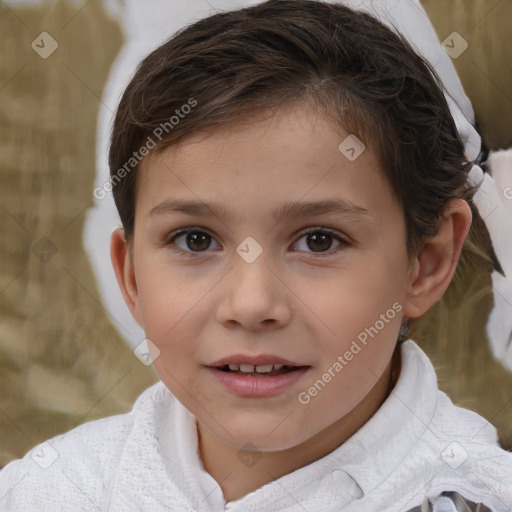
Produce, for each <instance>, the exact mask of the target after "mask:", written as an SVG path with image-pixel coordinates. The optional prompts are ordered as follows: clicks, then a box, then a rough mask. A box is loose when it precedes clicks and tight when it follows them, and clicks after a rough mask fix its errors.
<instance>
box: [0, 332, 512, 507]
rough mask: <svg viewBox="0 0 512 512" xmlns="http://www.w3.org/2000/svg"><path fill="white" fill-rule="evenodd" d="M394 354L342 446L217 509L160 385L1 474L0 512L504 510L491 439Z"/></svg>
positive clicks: (429, 370)
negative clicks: (381, 395)
mask: <svg viewBox="0 0 512 512" xmlns="http://www.w3.org/2000/svg"><path fill="white" fill-rule="evenodd" d="M401 354H402V371H401V374H400V377H399V379H398V382H397V384H396V386H395V388H394V390H393V392H392V393H391V394H390V396H389V397H388V399H387V400H386V401H385V402H384V403H383V404H382V406H381V407H380V409H379V410H378V411H377V413H376V414H375V415H374V416H373V417H372V418H371V419H370V420H369V421H368V422H367V423H366V424H365V425H364V426H363V427H362V428H361V429H360V430H359V431H358V432H356V433H355V434H354V435H353V436H352V437H351V438H350V439H349V440H348V441H347V442H345V443H344V444H343V445H342V446H340V447H339V448H338V449H336V450H334V451H333V452H331V453H330V454H329V455H327V456H325V457H323V458H321V459H319V460H318V461H316V462H314V463H312V464H309V465H308V466H305V467H303V468H300V469H298V470H296V471H294V472H293V473H290V474H288V475H285V476H283V477H282V478H279V479H278V480H276V481H275V482H271V483H269V484H267V485H264V486H263V487H261V488H259V489H257V490H256V491H253V492H251V493H249V494H248V495H246V496H244V497H243V498H241V499H240V500H237V501H235V502H231V503H229V504H227V506H226V503H225V501H224V498H223V494H222V491H221V489H220V487H219V486H218V484H217V483H216V482H215V480H214V479H213V478H212V477H211V476H210V475H209V474H208V473H207V472H206V471H205V470H204V468H203V466H202V464H201V460H200V457H199V455H198V450H197V432H196V423H195V418H194V417H193V416H192V415H191V414H190V413H189V412H188V410H187V409H185V408H184V407H183V406H182V405H181V403H180V402H178V401H177V400H176V399H175V398H174V397H173V395H172V394H171V393H170V392H169V391H168V390H167V388H166V387H165V386H164V384H162V383H161V382H159V383H157V384H155V385H154V386H152V387H151V388H149V389H147V390H146V391H145V392H144V393H143V394H142V395H141V396H140V397H139V398H138V400H137V402H136V403H135V405H134V408H133V410H132V411H131V412H130V413H129V414H124V415H119V416H113V417H110V418H106V419H102V420H97V421H93V422H89V423H86V424H84V425H81V426H79V427H77V428H75V429H74V430H72V431H70V432H68V433H67V434H65V435H61V436H58V437H55V438H53V439H51V440H50V441H48V442H47V443H43V444H42V445H39V446H38V447H36V448H35V449H34V450H32V451H31V452H29V453H28V454H27V455H26V456H25V457H24V458H23V459H21V460H17V461H13V462H11V463H10V464H9V465H7V466H6V467H5V468H4V469H3V471H2V472H0V510H1V511H2V512H4V511H16V512H18V511H19V512H25V511H38V512H46V511H48V512H50V511H51V512H55V511H68V510H69V511H73V512H78V511H85V510H87V511H89V510H90V511H93V510H95V511H98V510H101V511H107V510H108V511H110V512H130V511H135V510H144V511H155V512H157V511H180V512H184V511H185V512H186V511H188V512H204V511H213V512H222V511H224V510H229V511H230V512H251V511H261V512H268V511H273V512H279V511H288V512H292V511H297V512H298V511H300V512H304V511H305V510H306V511H308V512H314V511H323V512H328V511H331V512H334V511H338V512H339V511H344V512H372V511H375V512H390V511H406V510H409V509H412V508H414V507H418V506H421V504H422V502H423V500H424V498H425V497H428V498H429V499H431V500H434V502H435V498H436V497H437V496H439V494H440V493H441V492H443V491H454V492H458V493H459V494H460V495H461V496H463V497H464V498H465V499H468V500H471V501H474V502H475V503H479V502H483V503H484V504H485V505H486V506H488V507H489V508H490V509H491V510H493V511H495V512H506V511H507V512H508V511H510V508H511V507H512V454H510V453H508V452H506V451H504V450H502V449H501V448H499V446H498V445H497V437H496V430H495V428H494V427H493V426H492V425H491V424H490V423H488V422H487V421H486V420H485V419H483V418H482V417H480V416H479V415H477V414H475V413H473V412H471V411H468V410H466V409H462V408H458V407H455V406H454V405H453V404H452V402H451V401H450V399H449V398H448V397H447V396H446V395H445V394H444V393H443V392H441V391H439V390H438V388H437V379H436V375H435V371H434V369H433V367H432V364H431V363H430V361H429V359H428V358H427V356H426V355H425V354H424V352H423V351H422V350H421V349H420V348H419V347H418V345H417V344H416V343H414V342H413V341H412V340H409V341H407V342H406V343H404V344H403V346H402V348H401ZM55 457H57V458H55ZM41 466H43V467H41ZM44 468H46V469H44ZM437 501H438V502H439V503H440V504H441V505H442V504H443V503H444V501H443V500H441V501H440V500H437ZM439 506H440V505H439ZM439 506H438V508H437V510H442V508H439Z"/></svg>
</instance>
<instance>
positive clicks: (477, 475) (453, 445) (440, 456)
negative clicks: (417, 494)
mask: <svg viewBox="0 0 512 512" xmlns="http://www.w3.org/2000/svg"><path fill="white" fill-rule="evenodd" d="M437 393H438V400H437V407H436V410H435V413H434V415H433V417H432V421H431V422H430V423H429V424H428V425H426V429H425V432H424V433H423V435H422V436H421V437H420V439H419V444H418V446H417V448H416V450H415V453H413V454H411V455H412V460H413V461H414V462H415V466H416V473H422V474H423V475H425V474H428V475H429V479H430V480H429V482H428V483H427V484H426V486H425V498H424V499H425V502H427V500H428V507H427V508H425V507H426V505H424V506H423V508H420V509H418V511H420V510H421V511H422V512H423V510H425V511H431V512H437V511H443V512H444V511H450V512H458V511H464V512H467V511H473V510H474V511H477V510H478V511H479V512H485V511H493V512H498V511H500V512H501V511H507V512H508V511H509V510H510V506H511V505H512V453H510V452H508V451H506V450H504V449H503V448H502V447H501V446H500V445H499V441H498V435H497V431H496V428H495V427H494V426H493V425H492V424H491V423H489V422H488V421H487V420H486V419H485V418H483V417H482V416H480V415H479V414H477V413H476V412H473V411H470V410H468V409H465V408H462V407H458V406H456V405H454V404H453V402H452V401H451V400H450V398H449V397H448V396H447V395H446V394H445V393H444V392H442V391H440V390H438V392H437ZM420 459H421V460H420Z"/></svg>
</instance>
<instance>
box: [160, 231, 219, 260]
mask: <svg viewBox="0 0 512 512" xmlns="http://www.w3.org/2000/svg"><path fill="white" fill-rule="evenodd" d="M212 242H214V243H215V244H216V245H217V247H216V249H220V246H219V244H217V242H215V240H214V238H213V237H212V236H211V235H210V234H208V233H207V232H206V231H203V230H201V229H197V228H186V229H180V230H179V231H177V232H176V233H174V234H172V235H171V237H170V238H169V239H168V240H167V242H166V245H168V246H175V247H176V248H177V249H175V248H174V247H171V248H172V249H173V250H175V251H177V252H183V253H187V254H194V253H198V252H205V251H207V250H208V248H209V247H210V245H211V243H212Z"/></svg>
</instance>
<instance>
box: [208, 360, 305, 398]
mask: <svg viewBox="0 0 512 512" xmlns="http://www.w3.org/2000/svg"><path fill="white" fill-rule="evenodd" d="M207 368H208V369H209V370H210V372H211V374H212V375H213V376H214V377H215V379H216V381H217V382H218V383H220V384H221V386H222V387H223V388H224V389H225V390H227V391H228V392H230V393H232V394H234V395H237V396H241V397H253V398H256V397H261V398H262V397H269V396H275V395H279V394H280V393H282V392H284V391H285V390H287V389H293V387H294V386H297V385H298V382H299V381H301V380H302V379H303V377H304V376H305V375H306V374H307V373H309V372H308V370H310V369H311V366H309V365H307V366H306V365H301V364H298V363H294V362H292V361H288V360H285V359H282V358H279V357H276V356H270V355H261V356H257V357H251V356H244V355H234V356H230V357H228V358H224V359H221V360H219V361H216V362H215V363H213V364H211V365H209V366H208V367H207Z"/></svg>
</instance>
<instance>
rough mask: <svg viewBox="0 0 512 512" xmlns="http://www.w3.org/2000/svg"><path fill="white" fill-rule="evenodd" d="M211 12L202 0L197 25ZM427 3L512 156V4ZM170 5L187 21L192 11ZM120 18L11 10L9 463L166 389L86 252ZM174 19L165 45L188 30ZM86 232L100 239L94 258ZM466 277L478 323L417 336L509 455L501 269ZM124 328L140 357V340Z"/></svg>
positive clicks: (1, 30)
mask: <svg viewBox="0 0 512 512" xmlns="http://www.w3.org/2000/svg"><path fill="white" fill-rule="evenodd" d="M403 1H407V0H403ZM151 3H152V4H153V6H155V5H156V2H155V0H152V2H151ZM210 3H211V2H210ZM210 3H209V2H206V0H205V2H202V1H201V0H197V1H196V2H195V5H196V6H197V11H196V12H195V13H194V15H195V17H196V18H197V17H199V16H202V15H204V14H205V13H206V10H207V9H209V8H210V7H211V6H210ZM218 3H219V2H217V4H218ZM248 3H250V2H241V1H240V2H224V3H223V6H224V7H226V6H227V5H229V4H231V5H233V8H234V7H236V5H235V4H237V5H242V4H244V5H247V4H248ZM169 4H170V2H168V4H167V5H169ZM201 4H202V5H201ZM422 4H423V6H424V8H425V10H426V11H427V14H428V15H429V17H430V19H431V22H432V24H433V26H434V28H435V30H436V32H437V34H438V37H439V39H440V41H443V40H444V39H445V38H446V37H447V36H448V35H449V34H451V33H452V32H454V31H456V32H458V33H459V34H460V35H462V37H463V38H464V39H465V40H466V41H467V43H468V48H467V50H466V51H465V52H464V53H462V54H461V55H460V56H459V57H457V58H455V59H453V63H454V65H455V67H456V69H457V72H458V73H459V76H460V78H461V81H462V83H463V86H464V88H465V91H466V93H467V95H468V96H469V98H470V99H471V102H472V104H473V108H474V110H475V114H476V119H477V123H478V127H479V130H480V132H481V134H482V137H483V139H484V142H485V144H486V145H487V146H488V147H490V148H494V149H498V148H509V147H511V146H512V66H511V64H510V63H511V62H512V41H511V34H512V27H511V20H512V1H510V0H501V1H500V0H443V1H441V0H425V1H423V2H422ZM146 5H147V4H146ZM172 5H173V8H175V9H176V10H177V11H180V10H183V6H184V5H185V2H184V0H183V1H181V0H173V2H172ZM123 8H124V5H123V2H116V1H108V0H104V1H103V2H102V1H100V0H98V1H91V0H89V1H71V0H55V1H47V2H41V1H39V2H38V1H32V2H24V1H10V2H2V4H1V8H0V43H1V44H0V129H1V133H2V137H1V139H0V145H1V149H2V159H1V161H0V166H1V171H0V172H1V187H0V232H1V240H2V244H1V248H0V251H1V254H0V262H1V263H0V311H1V313H2V315H1V319H0V467H1V466H2V465H5V464H6V463H7V462H8V461H9V460H11V459H13V458H17V457H20V456H22V455H24V454H25V453H26V452H27V451H28V450H29V449H30V448H32V447H33V446H34V445H35V444H37V443H39V442H41V441H44V440H46V439H48V438H50V437H52V436H54V435H56V434H59V433H62V432H65V431H67V430H69V429H71V428H73V427H75V426H77V425H78V424H80V423H83V422H86V421H90V420H92V419H95V418H99V417H103V416H107V415H112V414H118V413H122V412H126V411H128V410H130V408H131V406H132V404H133V402H134V400H135V399H136V397H137V396H138V395H139V394H140V393H141V392H142V391H143V390H144V389H145V388H147V387H148V386H149V385H151V384H152V383H153V382H156V379H157V378H156V374H155V373H154V371H153V370H152V367H151V366H149V367H148V366H145V365H144V364H142V363H141V362H140V361H139V359H137V358H136V357H135V356H134V354H133V351H132V347H130V345H129V343H127V341H126V339H127V338H130V333H127V335H126V336H125V335H124V334H125V333H123V329H125V330H126V325H128V324H127V323H126V322H125V321H124V319H122V318H120V317H119V315H118V314H117V313H115V312H114V311H113V310H112V308H110V307H109V306H108V304H107V305H106V304H105V303H104V301H103V300H102V295H101V293H100V287H99V286H98V283H97V279H96V277H95V271H94V270H93V264H94V256H92V255H91V254H90V251H89V254H88V252H87V250H86V248H87V246H88V244H90V243H92V242H91V240H94V232H95V231H94V230H95V229H97V230H101V229H105V226H104V225H100V224H99V223H96V224H95V223H94V222H93V221H94V215H92V214H91V213H90V209H91V208H92V207H93V206H94V202H95V201H94V196H93V190H94V187H95V186H97V185H98V177H97V174H96V170H97V162H98V160H99V161H101V159H102V158H104V155H105V151H106V147H107V142H108V140H107V137H106V133H107V132H106V131H105V130H106V128H105V127H106V126H107V123H106V122H105V119H104V117H105V116H103V118H102V114H100V113H101V112H107V113H108V112H112V110H113V109H114V108H115V100H116V99H117V96H116V94H117V92H116V91H115V90H111V91H110V92H109V91H108V90H105V86H106V84H107V82H108V79H109V76H110V75H109V74H111V73H116V72H119V69H117V71H116V69H113V68H112V65H113V63H114V62H115V60H116V58H118V56H119V55H120V52H122V48H123V45H124V44H125V42H126V39H127V37H128V36H129V35H130V34H129V33H128V32H127V25H126V19H125V21H124V25H123V22H122V21H121V13H122V11H123ZM173 23H175V21H173V20H169V31H168V33H166V34H161V38H162V40H163V39H165V38H167V37H168V36H170V35H171V34H172V32H173V31H174V30H175V29H176V28H178V26H175V25H173ZM131 35H132V36H133V34H131ZM134 39H137V37H132V41H133V40H134ZM129 53H130V52H125V56H126V58H129V55H128V54H129ZM145 53H146V51H145V49H144V48H142V53H141V55H140V57H142V56H143V55H144V54H145ZM130 55H131V58H136V60H139V58H138V56H137V55H132V54H130ZM117 62H119V59H118V61H117ZM118 67H119V66H118ZM105 98H109V99H108V101H107V100H106V99H105ZM98 133H99V134H100V137H98ZM102 134H103V135H102ZM103 165H105V162H103ZM88 215H90V216H89V217H88ZM88 218H89V220H87V219H88ZM96 220H97V219H96ZM86 222H89V223H90V224H89V227H90V230H92V231H90V232H91V233H92V235H90V236H89V238H87V236H85V247H84V226H85V224H86ZM107 253H108V250H107ZM91 261H92V263H91ZM107 264H108V265H110V262H109V261H108V262H107ZM466 279H468V280H470V281H471V283H469V285H468V286H472V287H477V288H478V290H481V293H479V294H477V295H476V297H477V298H476V299H475V301H474V303H473V304H472V305H471V307H472V308H473V309H474V314H473V315H472V318H471V324H468V325H467V326H466V327H467V328H466V329H465V330H464V332H459V333H458V335H459V336H460V339H461V340H463V341H462V342H461V343H459V345H458V346H457V344H456V343H455V342H456V341H457V340H456V335H455V334H453V333H450V334H449V335H447V336H445V337H444V338H443V337H442V336H441V335H439V336H438V335H437V334H436V335H435V336H427V335H426V333H432V332H436V333H437V331H436V330H435V329H434V328H433V327H432V326H437V325H438V324H439V322H438V320H439V318H440V317H441V316H443V315H445V316H446V313H445V312H443V307H444V306H443V304H440V305H438V306H437V307H436V308H434V309H433V310H432V312H431V314H430V315H429V317H428V318H427V319H426V320H425V322H427V323H428V325H426V326H425V325H423V326H421V328H418V329H417V333H418V337H417V338H418V342H419V343H420V345H421V346H422V347H423V348H424V350H425V351H426V352H427V353H428V354H429V356H430V357H431V359H432V361H433V363H434V366H435V367H436V371H437V373H438V377H439V381H440V387H441V389H443V390H444V391H446V392H447V393H448V395H449V396H450V397H451V398H452V400H453V401H454V402H455V403H456V404H458V405H461V406H463V407H466V408H469V409H472V410H474V411H476V412H478V413H479V414H481V415H483V416H485V417H486V418H487V419H488V420H489V421H491V422H492V423H493V424H494V425H496V427H497V428H498V432H499V436H500V440H501V442H502V444H503V446H504V447H506V448H507V449H509V450H512V372H510V371H507V370H506V369H505V367H504V366H503V365H502V364H501V363H500V362H498V361H495V360H494V359H493V357H492V355H491V352H490V350H489V344H488V340H487V339H486V334H485V323H486V319H487V316H488V313H489V310H490V308H491V307H492V294H491V292H490V282H491V280H490V270H489V271H488V272H480V273H479V274H478V276H475V275H471V276H466ZM108 285H109V286H110V285H111V284H108ZM119 297H120V295H119ZM457 300H459V301H461V300H463V297H462V298H461V297H460V296H459V298H458V299H452V302H453V301H455V302H457ZM455 307H456V305H455ZM129 329H131V330H132V331H131V340H132V341H131V344H132V346H135V345H136V342H133V340H137V339H138V338H140V341H142V339H143V333H142V332H138V331H136V330H133V329H136V328H134V327H133V326H130V327H129ZM121 333H123V334H121Z"/></svg>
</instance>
